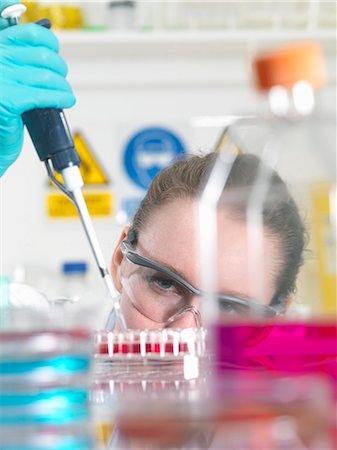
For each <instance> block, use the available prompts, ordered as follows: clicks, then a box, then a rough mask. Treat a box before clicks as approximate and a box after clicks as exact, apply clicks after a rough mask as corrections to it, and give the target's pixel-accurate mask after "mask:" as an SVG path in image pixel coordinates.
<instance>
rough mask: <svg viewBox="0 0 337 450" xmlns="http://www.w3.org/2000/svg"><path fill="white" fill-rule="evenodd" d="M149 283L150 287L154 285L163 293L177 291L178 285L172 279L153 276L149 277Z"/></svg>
mask: <svg viewBox="0 0 337 450" xmlns="http://www.w3.org/2000/svg"><path fill="white" fill-rule="evenodd" d="M148 282H149V284H150V285H154V286H156V287H158V288H159V289H161V290H163V291H172V290H176V283H175V282H174V281H173V280H171V279H170V278H165V277H161V276H158V275H152V276H151V277H149V279H148Z"/></svg>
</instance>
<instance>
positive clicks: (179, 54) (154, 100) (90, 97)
mask: <svg viewBox="0 0 337 450" xmlns="http://www.w3.org/2000/svg"><path fill="white" fill-rule="evenodd" d="M224 12H225V10H224ZM57 34H58V36H59V38H60V53H61V54H62V55H63V56H64V58H65V59H66V61H67V63H68V66H69V76H68V79H69V82H70V84H71V85H72V87H73V90H74V93H75V95H76V98H77V103H76V106H74V107H73V108H72V109H71V110H68V111H66V116H67V119H68V123H69V125H70V128H71V130H72V132H75V131H78V130H80V131H81V132H82V133H83V135H84V137H85V138H86V139H87V141H88V143H90V148H91V149H92V150H93V152H94V154H95V155H96V157H97V160H99V162H100V164H101V165H102V167H103V168H104V171H105V173H106V174H107V175H108V177H109V185H108V187H107V189H108V190H109V191H110V193H111V196H112V198H113V203H114V207H113V213H112V214H111V216H110V217H108V218H97V217H94V218H93V221H94V227H95V229H96V232H97V236H98V239H99V242H100V244H101V246H102V249H103V253H104V256H105V258H106V261H107V262H108V264H110V260H111V255H112V251H113V249H114V246H115V244H116V242H117V239H118V236H119V234H120V232H121V230H122V228H123V226H125V225H126V224H127V220H125V217H124V215H123V214H121V209H122V207H121V205H122V202H124V201H125V200H127V199H139V198H141V196H142V195H144V190H142V189H140V188H139V187H138V186H137V185H136V184H135V183H134V182H133V181H132V180H131V179H130V178H129V177H128V175H127V173H126V170H125V168H124V165H123V154H124V151H125V146H126V143H127V141H128V140H129V139H130V137H131V136H132V135H133V134H134V133H136V132H137V131H139V130H140V129H142V128H143V127H152V126H161V127H165V128H168V129H170V130H172V131H174V132H175V133H176V134H177V135H178V136H179V137H180V138H181V140H182V141H183V142H184V144H185V146H186V149H187V150H188V151H189V152H192V153H198V152H199V153H200V152H206V151H209V150H211V149H212V148H214V145H215V143H216V142H217V139H218V138H219V136H220V133H221V131H222V130H223V127H224V124H225V123H226V120H227V119H226V118H228V117H230V116H232V115H235V114H242V113H243V114H244V113H247V112H250V111H257V110H258V108H259V107H260V105H261V99H260V97H259V96H258V95H257V94H256V93H255V92H254V90H253V87H252V84H251V73H250V61H251V57H252V55H253V54H254V52H255V51H256V50H257V49H260V48H266V47H272V46H277V45H278V44H279V43H280V42H287V41H293V40H299V39H302V38H311V37H313V38H317V39H318V40H319V41H320V43H321V44H322V46H323V49H324V52H325V55H326V58H327V62H328V67H329V83H328V86H327V87H326V89H325V90H324V91H322V93H321V95H320V102H321V104H322V105H323V106H324V108H327V109H330V110H331V112H333V111H334V108H335V99H336V96H335V83H336V76H335V56H336V55H335V41H334V38H333V33H331V31H330V32H316V31H314V32H313V31H312V30H311V31H310V30H309V31H305V30H304V31H303V30H302V31H300V32H298V31H296V30H295V32H291V31H289V30H288V31H284V32H282V30H281V31H280V30H278V31H274V32H271V33H268V31H266V32H263V31H262V32H261V31H259V32H254V31H252V30H248V31H247V30H239V31H237V30H236V31H235V30H234V31H233V30H232V31H228V30H227V31H226V30H225V31H221V32H219V31H217V32H209V31H208V32H207V31H206V32H205V31H203V32H202V31H195V30H194V31H193V30H189V31H186V32H177V33H176V34H174V33H167V32H163V31H161V32H160V31H159V32H152V33H148V34H141V33H139V32H136V31H131V32H130V31H122V32H121V31H111V30H108V31H104V32H97V33H86V32H84V31H83V32H71V31H70V32H64V31H62V32H57ZM304 167H305V166H304ZM93 189H95V187H93ZM50 192H51V187H50V186H49V184H48V181H47V176H46V170H45V167H44V165H43V163H41V162H40V161H39V159H38V157H37V155H36V153H35V150H34V149H33V146H32V144H31V142H30V139H29V137H28V135H26V136H25V141H24V148H23V151H22V154H21V156H20V158H19V160H18V161H17V162H16V164H14V165H13V166H12V167H11V168H10V169H9V170H8V172H7V173H6V174H5V176H4V177H3V179H2V180H1V273H2V274H7V275H10V276H11V277H12V278H13V279H18V280H24V281H26V282H28V283H30V284H33V285H35V286H38V287H40V288H43V289H44V290H46V291H47V294H49V295H53V293H54V292H55V289H56V290H57V285H58V283H59V282H60V279H59V274H60V267H61V264H62V262H64V261H73V260H83V261H86V262H88V264H89V267H90V272H89V277H90V285H91V286H94V288H93V290H94V292H95V293H97V297H98V298H99V297H100V296H102V295H103V294H102V289H101V288H102V286H101V283H102V282H101V281H100V279H99V275H98V272H97V270H96V267H95V264H94V260H93V257H92V255H91V252H90V249H89V245H88V243H87V241H86V238H85V234H84V231H83V230H82V227H81V224H80V221H79V219H77V218H72V219H51V218H50V217H49V216H48V214H47V208H46V198H47V196H48V194H49V193H50ZM23 269H24V270H23Z"/></svg>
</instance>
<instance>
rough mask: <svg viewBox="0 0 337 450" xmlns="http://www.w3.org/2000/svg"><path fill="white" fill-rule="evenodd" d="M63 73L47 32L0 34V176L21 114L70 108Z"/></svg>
mask: <svg viewBox="0 0 337 450" xmlns="http://www.w3.org/2000/svg"><path fill="white" fill-rule="evenodd" d="M2 3H6V4H7V6H8V4H9V3H10V2H3V1H2V2H1V4H2ZM12 3H17V2H12ZM66 74H67V66H66V64H65V62H64V61H63V59H62V58H61V57H60V56H59V55H58V41H57V38H56V37H55V35H54V34H53V33H52V32H51V31H50V30H48V29H46V28H44V27H42V26H40V25H36V24H33V23H29V24H24V25H16V26H13V27H10V28H7V29H3V30H2V31H0V176H1V175H2V174H3V173H4V172H5V171H6V169H7V168H8V167H9V166H10V165H11V164H12V163H13V162H14V161H15V160H16V159H17V157H18V156H19V153H20V150H21V147H22V141H23V123H22V119H21V114H22V113H24V112H25V111H29V110H31V109H34V108H69V107H71V106H73V105H74V103H75V97H74V95H73V93H72V90H71V88H70V86H69V84H68V82H67V81H66V79H65V77H66Z"/></svg>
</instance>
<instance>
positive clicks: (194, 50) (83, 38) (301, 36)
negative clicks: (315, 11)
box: [57, 29, 336, 57]
mask: <svg viewBox="0 0 337 450" xmlns="http://www.w3.org/2000/svg"><path fill="white" fill-rule="evenodd" d="M57 35H58V37H59V40H60V44H61V48H62V49H65V50H66V51H67V52H70V53H71V52H74V53H75V54H76V55H77V56H88V57H89V56H90V57H91V56H102V55H104V54H105V55H116V56H118V55H120V56H122V55H130V54H134V55H136V56H138V57H142V56H143V55H145V56H146V55H147V54H156V53H159V54H161V53H162V52H164V53H165V55H170V54H171V55H178V56H179V55H186V56H196V55H198V56H202V55H218V54H226V53H227V54H228V53H236V52H238V51H248V52H250V51H252V50H255V49H259V48H261V47H264V48H265V47H267V46H269V45H270V46H272V45H275V44H276V43H278V42H280V43H281V42H291V41H298V40H315V41H317V42H319V43H321V45H322V46H323V48H324V49H325V50H326V51H328V52H334V51H335V47H336V33H335V30H333V29H302V30H293V29H282V30H280V29H242V30H239V29H236V30H233V29H228V30H215V31H208V30H202V31H192V30H191V31H175V30H172V31H144V32H140V31H128V32H120V31H116V32H114V31H60V32H57Z"/></svg>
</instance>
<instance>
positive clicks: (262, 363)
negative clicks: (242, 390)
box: [214, 321, 337, 397]
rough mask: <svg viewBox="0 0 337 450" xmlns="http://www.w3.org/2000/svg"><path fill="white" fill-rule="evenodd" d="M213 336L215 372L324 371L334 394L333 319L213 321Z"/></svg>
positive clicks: (336, 349)
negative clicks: (328, 320) (260, 321)
mask: <svg viewBox="0 0 337 450" xmlns="http://www.w3.org/2000/svg"><path fill="white" fill-rule="evenodd" d="M214 339H215V341H214V342H215V354H216V357H215V359H216V361H215V362H216V367H217V370H218V371H219V373H222V372H225V371H229V370H230V371H233V370H240V371H254V372H255V373H256V372H262V373H270V374H273V375H295V374H296V375H303V374H324V375H325V376H326V377H327V378H328V379H330V380H331V382H332V384H333V386H334V390H335V394H336V397H337V327H336V321H330V322H298V321H297V322H292V321H289V322H285V321H282V322H267V323H266V322H264V323H248V322H247V323H235V324H231V323H227V324H217V325H215V327H214Z"/></svg>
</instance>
